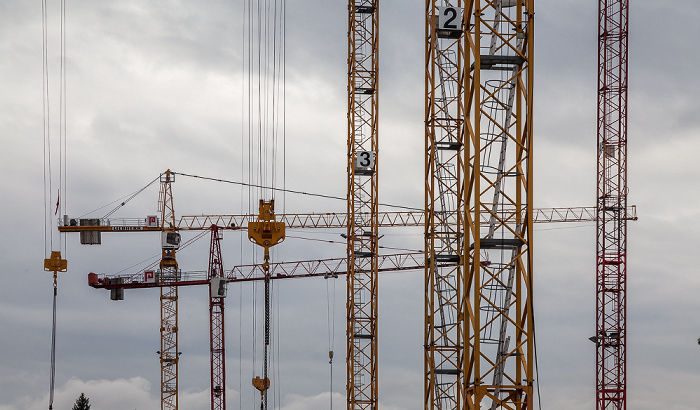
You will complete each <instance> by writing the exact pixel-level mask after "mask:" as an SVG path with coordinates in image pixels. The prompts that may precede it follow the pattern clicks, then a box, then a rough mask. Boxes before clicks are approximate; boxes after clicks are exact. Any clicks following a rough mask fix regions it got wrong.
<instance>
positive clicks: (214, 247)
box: [58, 170, 636, 409]
mask: <svg viewBox="0 0 700 410" xmlns="http://www.w3.org/2000/svg"><path fill="white" fill-rule="evenodd" d="M176 175H178V174H177V173H176V172H173V171H170V170H166V171H165V172H164V173H163V174H162V175H161V177H160V184H161V187H160V190H159V201H158V204H159V205H158V206H159V211H160V216H146V217H142V218H103V219H72V218H70V217H67V216H66V217H64V218H63V219H62V221H61V222H62V224H61V225H59V227H58V230H59V231H60V232H73V233H80V241H81V243H83V244H99V243H101V234H102V233H103V232H106V233H122V234H134V233H143V232H161V236H162V246H163V247H164V249H163V253H162V255H161V262H160V266H161V268H160V271H158V272H154V271H143V272H140V273H138V274H134V275H126V276H124V275H122V276H112V277H105V276H102V277H100V276H99V275H97V274H92V273H91V274H90V275H89V277H88V279H89V280H88V283H89V284H90V286H92V287H95V288H104V289H109V290H110V291H111V292H112V298H113V299H116V300H120V299H123V294H124V290H125V289H137V288H151V287H158V288H160V289H161V315H162V317H161V327H160V332H161V339H162V340H161V350H160V355H161V359H160V363H161V378H162V382H163V383H162V386H161V395H162V399H163V401H162V403H163V405H164V406H170V407H171V408H175V407H176V406H177V387H178V383H177V381H178V376H177V374H178V363H179V360H178V357H179V356H178V354H177V352H178V349H177V335H178V331H179V326H178V321H177V307H178V305H177V288H179V287H180V286H191V285H207V286H209V287H210V294H211V299H210V330H211V332H210V343H211V352H210V353H211V356H212V390H211V394H212V403H215V404H213V405H212V408H214V409H216V408H224V407H220V406H223V405H222V404H221V403H223V400H224V399H222V398H221V397H223V396H224V395H225V387H224V386H225V384H224V381H225V357H224V338H223V329H224V313H223V312H224V306H223V298H221V297H220V296H217V295H216V294H215V292H214V290H218V289H220V286H221V283H222V280H223V279H225V281H226V282H236V281H249V280H265V278H266V277H269V279H270V280H277V279H283V278H301V277H313V276H327V275H339V274H341V275H342V274H346V273H348V272H350V270H349V269H348V268H347V258H335V259H323V260H311V261H297V262H279V263H270V264H269V265H268V271H267V272H265V270H264V268H263V265H260V264H255V265H243V266H237V267H234V268H232V269H231V270H230V271H229V272H228V273H226V274H224V273H223V272H224V270H223V263H222V257H221V254H220V252H221V251H220V245H219V241H220V239H221V234H222V232H223V231H224V230H241V229H247V228H248V223H249V222H251V221H254V220H256V218H257V217H258V216H256V215H198V216H182V217H176V216H175V212H174V200H173V191H172V184H173V183H174V182H175V176H176ZM511 211H512V210H511ZM595 217H596V216H595V208H594V207H576V208H542V209H535V210H534V211H533V222H534V223H551V222H590V221H594V220H595ZM625 217H626V218H628V219H636V208H635V207H634V206H631V207H629V209H628V210H627V212H626V213H625ZM277 219H278V221H280V223H283V224H285V225H286V226H287V227H288V228H290V229H293V228H313V229H319V228H344V227H346V226H347V223H348V222H347V219H348V215H347V214H338V213H320V214H279V215H277ZM377 220H378V226H382V227H406V226H422V225H423V224H424V218H423V214H422V213H419V212H380V213H378V215H377ZM166 221H167V222H166ZM212 222H217V223H218V224H212ZM489 223H490V221H489V219H488V218H484V217H482V219H481V225H482V226H488V225H489ZM207 230H209V231H211V232H212V243H211V246H210V256H209V269H208V273H207V274H206V275H205V274H199V273H196V272H195V273H187V272H181V271H180V270H179V268H175V267H176V266H177V260H176V258H175V252H176V251H177V250H178V249H179V243H180V236H179V232H183V231H207ZM424 256H425V255H424V253H422V252H416V253H411V252H406V253H398V254H382V255H379V254H377V263H376V270H377V272H386V271H398V270H412V269H423V268H424V267H425V266H426V265H425V260H424ZM163 261H165V262H163ZM450 262H452V264H451V263H450ZM436 267H437V268H440V269H451V268H454V261H449V260H444V261H440V262H437V264H436ZM217 278H218V280H215V279H217ZM163 352H165V353H163ZM217 386H219V387H217ZM164 408H168V407H164Z"/></svg>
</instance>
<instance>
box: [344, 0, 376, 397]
mask: <svg viewBox="0 0 700 410" xmlns="http://www.w3.org/2000/svg"><path fill="white" fill-rule="evenodd" d="M378 3H379V2H378V0H350V1H349V4H348V12H349V23H348V165H347V166H348V184H347V186H348V211H347V213H348V221H347V263H348V275H347V295H348V302H347V317H348V322H347V329H346V332H347V400H348V409H375V408H376V407H377V283H378V272H377V251H378V245H377V240H378V226H379V223H378V201H377V182H378V173H377V170H378V167H377V164H378V160H379V157H378V153H379V151H378V138H377V137H378V134H377V115H378V92H377V91H378V73H379V68H378V63H379V60H378V26H379V9H378V6H379V4H378Z"/></svg>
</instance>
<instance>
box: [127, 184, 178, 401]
mask: <svg viewBox="0 0 700 410" xmlns="http://www.w3.org/2000/svg"><path fill="white" fill-rule="evenodd" d="M174 181H175V176H174V175H173V174H172V173H171V172H170V170H167V171H166V172H165V173H164V174H161V177H160V194H159V197H158V208H159V209H158V210H159V212H160V216H161V218H160V221H161V230H162V232H161V236H162V241H161V242H162V257H161V261H160V271H159V273H158V275H159V277H158V278H156V281H157V282H163V283H164V286H162V287H161V288H160V351H159V352H158V354H159V355H160V395H161V409H162V410H170V409H173V410H177V408H178V387H179V386H178V367H179V353H178V286H176V284H177V282H178V281H179V279H180V271H179V269H178V264H177V259H176V257H175V254H176V252H177V249H178V248H179V246H180V234H179V233H178V232H177V228H176V225H175V209H174V207H173V192H172V183H173V182H174ZM122 292H123V289H122ZM118 293H119V292H117V294H118ZM117 298H123V294H121V295H119V294H118V296H117Z"/></svg>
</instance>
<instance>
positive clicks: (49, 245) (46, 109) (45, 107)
mask: <svg viewBox="0 0 700 410" xmlns="http://www.w3.org/2000/svg"><path fill="white" fill-rule="evenodd" d="M47 14H48V12H47V9H46V0H43V1H42V2H41V27H42V64H41V74H42V89H43V90H42V111H43V128H44V130H43V132H44V136H43V148H44V254H47V255H48V250H49V249H53V231H52V230H51V229H50V222H49V221H50V219H49V201H50V198H51V192H52V191H53V189H52V188H53V187H52V181H51V133H50V121H49V120H50V113H51V111H50V101H49V58H48V27H47V25H48V22H47V19H48V17H47Z"/></svg>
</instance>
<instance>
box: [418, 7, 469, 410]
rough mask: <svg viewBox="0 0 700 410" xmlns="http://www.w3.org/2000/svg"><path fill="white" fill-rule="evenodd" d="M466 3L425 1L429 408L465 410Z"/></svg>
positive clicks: (426, 389) (426, 395) (426, 391)
mask: <svg viewBox="0 0 700 410" xmlns="http://www.w3.org/2000/svg"><path fill="white" fill-rule="evenodd" d="M464 5H465V3H464V1H462V0H457V1H452V2H449V1H448V2H445V1H442V0H428V1H426V73H425V76H426V82H425V93H426V108H425V136H426V138H425V172H426V175H425V184H426V185H425V212H426V218H425V261H426V263H425V315H426V316H425V357H424V371H425V379H424V400H425V402H424V405H425V408H426V409H462V408H464V373H463V371H464V360H465V356H464V336H465V335H464V321H465V314H466V313H467V312H465V310H464V308H465V306H464V298H465V283H464V261H465V259H464V257H465V248H464V230H465V227H466V224H467V221H465V217H466V216H467V214H466V208H465V206H464V196H465V193H464V180H465V175H466V172H467V169H466V164H465V149H464V147H465V143H466V141H465V138H466V135H467V129H466V127H465V121H466V118H465V117H466V116H467V108H466V104H467V100H466V85H467V80H468V79H467V75H468V74H467V73H468V71H467V70H468V67H469V65H468V63H467V43H466V36H465V34H464V32H465V27H466V26H465V25H464V19H463V16H464V13H463V10H464ZM439 264H443V265H448V266H446V267H439V266H438V265H439Z"/></svg>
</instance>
